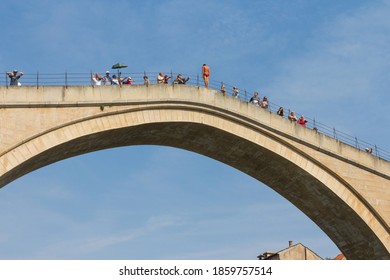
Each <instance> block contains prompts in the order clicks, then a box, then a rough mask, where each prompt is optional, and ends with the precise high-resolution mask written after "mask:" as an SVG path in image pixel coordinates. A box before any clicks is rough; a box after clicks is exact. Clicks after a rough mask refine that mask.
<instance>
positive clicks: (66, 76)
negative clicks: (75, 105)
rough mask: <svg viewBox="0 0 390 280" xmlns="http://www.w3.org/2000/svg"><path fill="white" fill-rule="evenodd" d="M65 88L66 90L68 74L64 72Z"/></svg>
mask: <svg viewBox="0 0 390 280" xmlns="http://www.w3.org/2000/svg"><path fill="white" fill-rule="evenodd" d="M65 88H68V72H66V71H65Z"/></svg>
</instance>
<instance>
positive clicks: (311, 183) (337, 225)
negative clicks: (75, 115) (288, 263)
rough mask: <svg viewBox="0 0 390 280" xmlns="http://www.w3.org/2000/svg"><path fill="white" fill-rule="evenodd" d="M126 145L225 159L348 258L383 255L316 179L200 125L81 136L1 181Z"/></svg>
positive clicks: (271, 154) (268, 153)
mask: <svg viewBox="0 0 390 280" xmlns="http://www.w3.org/2000/svg"><path fill="white" fill-rule="evenodd" d="M131 145H161V146H171V147H176V148H180V149H184V150H188V151H192V152H195V153H198V154H202V155H205V156H207V157H210V158H213V159H215V160H218V161H221V162H223V163H225V164H228V165H229V166H232V167H234V168H236V169H238V170H240V171H242V172H244V173H246V174H248V175H249V176H252V177H253V178H255V179H257V180H259V181H261V182H262V183H264V184H266V185H267V186H269V187H270V188H272V189H273V190H275V191H276V192H278V193H279V194H280V195H282V196H283V197H284V198H286V199H287V200H289V201H290V202H291V203H293V204H294V205H295V206H296V207H298V208H299V209H300V210H301V211H302V212H303V213H305V214H306V215H307V216H308V217H309V218H310V219H311V220H313V221H314V222H315V223H316V224H317V225H318V226H319V227H320V228H321V229H322V230H323V231H324V232H325V233H326V234H327V235H328V236H329V237H330V239H331V240H332V241H333V242H335V244H336V245H337V246H338V247H339V249H340V250H341V251H342V252H343V253H344V254H345V256H346V257H347V258H348V259H379V258H386V256H388V252H387V250H386V248H385V247H384V246H383V244H382V243H381V241H380V240H379V239H378V238H377V237H376V235H375V234H374V233H373V232H372V230H371V229H370V228H369V227H368V226H367V224H366V223H365V222H364V221H363V220H362V219H361V217H360V216H359V215H358V214H357V213H356V212H355V211H353V209H351V208H350V207H349V206H348V205H347V204H346V203H345V202H344V201H343V200H342V199H340V198H339V197H338V196H337V195H336V194H334V193H333V192H332V191H331V190H330V189H329V188H328V187H327V186H326V185H324V184H323V183H322V182H321V181H319V180H318V179H317V178H315V177H313V176H312V175H311V174H309V173H308V172H306V171H305V170H304V169H302V168H301V167H299V166H297V165H295V164H294V163H292V162H290V161H289V160H287V159H286V158H284V157H282V156H280V155H278V154H276V153H275V152H273V151H270V150H268V149H266V148H264V147H261V146H259V145H257V144H255V143H253V142H251V141H248V140H246V139H243V138H242V137H239V136H237V135H235V134H233V133H229V132H226V131H224V130H220V129H217V128H215V127H211V126H208V125H205V124H199V123H191V122H159V123H147V124H141V125H135V126H127V127H123V128H117V129H110V130H106V131H101V132H98V133H93V134H89V135H85V136H82V137H79V138H75V139H72V140H71V141H68V142H65V143H62V144H59V145H57V146H54V147H52V148H50V149H48V150H45V151H43V152H41V153H39V154H38V155H37V156H35V157H33V158H31V159H28V160H27V161H25V162H23V163H22V164H20V165H19V166H18V168H15V169H14V170H13V171H10V172H9V173H7V174H6V175H5V176H4V177H3V178H2V180H4V181H5V182H10V181H12V180H14V179H16V178H18V177H20V176H23V175H24V174H27V173H29V172H31V171H33V170H36V169H38V168H41V167H43V166H46V165H48V164H51V163H54V162H56V161H60V160H62V159H66V158H69V157H73V156H77V155H80V154H85V153H88V152H93V151H98V150H102V149H108V148H115V147H121V146H131ZM276 174H277V175H276ZM384 256H385V257H384Z"/></svg>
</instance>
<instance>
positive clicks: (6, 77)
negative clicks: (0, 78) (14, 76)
mask: <svg viewBox="0 0 390 280" xmlns="http://www.w3.org/2000/svg"><path fill="white" fill-rule="evenodd" d="M5 86H6V88H8V75H7V72H5Z"/></svg>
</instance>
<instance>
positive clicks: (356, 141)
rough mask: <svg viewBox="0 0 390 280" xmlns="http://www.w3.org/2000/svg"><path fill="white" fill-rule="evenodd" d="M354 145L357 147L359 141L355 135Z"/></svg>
mask: <svg viewBox="0 0 390 280" xmlns="http://www.w3.org/2000/svg"><path fill="white" fill-rule="evenodd" d="M355 147H356V148H357V149H359V142H358V139H357V137H355Z"/></svg>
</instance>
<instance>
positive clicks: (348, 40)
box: [0, 0, 390, 259]
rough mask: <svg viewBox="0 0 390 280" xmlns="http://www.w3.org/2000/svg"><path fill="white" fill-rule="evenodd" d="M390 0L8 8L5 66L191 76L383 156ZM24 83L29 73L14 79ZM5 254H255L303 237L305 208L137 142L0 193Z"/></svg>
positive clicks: (200, 161) (186, 155)
mask: <svg viewBox="0 0 390 280" xmlns="http://www.w3.org/2000/svg"><path fill="white" fill-rule="evenodd" d="M389 14H390V1H380V0H378V1H358V0H344V1H325V0H317V1H311V0H297V1H281V0H272V1H271V0H261V1H256V2H255V1H245V0H240V1H203V0H201V1H175V0H171V1H159V2H157V1H124V0H122V1H111V2H109V1H100V0H97V1H85V0H77V1H73V0H70V1H62V2H59V1H43V0H35V1H11V2H7V3H4V4H3V5H2V8H1V10H0V23H1V26H3V29H2V38H3V39H2V43H1V44H0V72H1V73H4V72H5V71H10V70H12V69H14V68H17V69H19V70H22V71H24V72H25V73H36V72H37V71H39V72H40V73H43V72H46V73H58V72H59V73H62V72H65V71H68V72H77V73H88V72H89V71H91V70H93V71H98V72H100V73H103V72H104V71H105V70H107V69H109V68H110V67H111V66H112V65H113V64H114V63H116V62H123V63H126V64H128V65H129V67H128V68H127V71H129V72H143V71H150V72H159V71H170V70H173V71H174V72H183V73H189V74H194V75H196V74H197V73H199V72H200V67H201V65H202V64H203V63H207V64H208V65H210V67H211V71H212V74H211V79H213V80H216V81H225V82H227V83H229V84H234V85H237V86H238V87H239V88H245V89H247V90H248V91H250V92H252V91H255V90H256V91H259V92H260V95H261V96H262V95H267V96H268V98H269V99H270V100H271V101H272V102H274V103H276V104H280V105H283V106H285V107H286V108H292V109H294V110H295V111H297V112H299V113H301V114H304V115H305V116H308V117H310V118H316V120H319V121H320V122H322V123H324V124H327V125H329V126H332V127H333V126H334V127H336V128H337V129H339V130H341V131H344V132H346V133H348V134H351V135H354V136H357V137H359V138H361V139H363V140H365V141H367V142H369V143H373V144H376V145H378V146H380V147H382V148H384V149H386V150H389V149H390V147H389V144H388V139H389V137H390V131H389V128H388V125H387V124H388V123H389V121H390V116H389V114H388V112H390V105H389V104H390V102H389V101H390V95H389V93H388V91H389V88H390V79H389V73H390V71H389V70H390V69H389V68H390V55H389V52H388V51H389V49H390V37H389V36H388V34H390V17H389ZM21 81H23V78H22V80H21ZM0 211H1V213H3V214H2V215H1V217H0V227H1V230H0V259H255V258H256V256H257V255H258V254H260V253H262V252H264V251H266V250H280V249H283V248H285V247H287V245H288V241H289V240H293V241H294V242H301V243H303V244H304V245H306V246H308V247H309V248H311V249H312V250H313V251H315V252H316V253H317V254H319V255H320V256H322V257H324V258H325V257H334V256H335V255H337V254H338V253H339V250H338V249H337V247H336V246H335V245H334V244H333V243H332V241H331V240H330V239H329V238H328V237H327V236H326V235H325V234H324V233H323V232H322V231H321V230H320V229H319V228H318V227H317V226H316V225H315V224H314V223H313V222H312V221H310V220H309V219H308V218H307V217H306V216H305V215H304V214H303V213H301V212H300V211H299V210H298V209H296V208H295V207H294V206H293V205H291V204H290V203H289V202H288V201H286V200H285V199H284V198H283V197H280V196H279V195H278V194H276V193H275V192H274V191H273V190H271V189H270V188H268V187H267V186H265V185H263V184H262V183H260V182H258V181H256V180H254V179H252V178H251V177H249V176H247V175H245V174H243V173H241V172H239V171H237V170H234V169H233V168H231V167H229V166H226V165H224V164H222V163H219V162H216V161H214V160H212V159H209V158H206V157H204V156H201V155H197V154H194V153H191V152H187V151H182V150H178V149H175V148H167V147H158V146H134V147H123V148H118V149H112V150H105V151H100V152H96V153H91V154H87V155H82V156H79V157H75V158H72V159H68V160H64V161H61V162H58V163H55V164H52V165H50V166H47V167H45V168H42V169H40V170H37V171H35V172H32V173H30V174H28V175H26V176H24V177H22V178H20V179H18V180H16V181H14V182H12V183H10V184H9V185H7V186H6V187H4V188H2V189H1V190H0Z"/></svg>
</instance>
